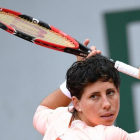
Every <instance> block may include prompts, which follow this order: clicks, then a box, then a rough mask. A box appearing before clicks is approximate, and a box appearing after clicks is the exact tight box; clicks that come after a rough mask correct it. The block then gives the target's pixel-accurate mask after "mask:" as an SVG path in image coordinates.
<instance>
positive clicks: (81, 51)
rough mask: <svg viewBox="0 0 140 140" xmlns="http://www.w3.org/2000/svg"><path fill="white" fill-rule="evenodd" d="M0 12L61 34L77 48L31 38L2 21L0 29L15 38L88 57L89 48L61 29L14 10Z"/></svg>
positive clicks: (0, 10) (1, 10)
mask: <svg viewBox="0 0 140 140" xmlns="http://www.w3.org/2000/svg"><path fill="white" fill-rule="evenodd" d="M0 12H6V13H10V14H13V15H15V16H18V17H20V18H22V19H24V20H28V21H30V22H32V23H34V24H38V25H39V26H41V27H43V28H46V29H49V30H52V31H54V32H56V33H58V34H61V35H62V36H64V37H65V38H67V39H68V40H70V41H71V42H73V44H74V45H75V47H74V48H72V47H66V46H63V45H58V44H55V43H51V42H48V41H45V40H43V39H40V38H36V37H34V36H31V35H28V34H26V33H24V32H21V31H20V30H17V29H15V28H13V27H11V26H9V25H7V24H5V23H3V22H1V21H0V28H2V29H3V30H5V31H7V32H9V33H11V34H13V35H15V36H18V37H20V38H22V39H24V40H27V41H30V42H32V43H34V44H37V45H40V46H43V47H46V48H49V49H53V50H57V51H61V52H66V53H70V54H74V55H78V56H82V57H86V56H87V55H88V54H89V52H90V49H89V48H87V47H86V46H84V45H83V44H81V43H79V42H78V41H76V40H75V39H74V38H72V37H71V36H69V35H67V34H66V33H64V32H62V31H61V30H59V29H57V28H55V27H54V26H51V25H49V24H47V23H45V22H43V21H41V20H38V19H36V18H34V17H31V16H28V15H25V14H22V13H19V12H16V11H13V10H9V9H5V8H0Z"/></svg>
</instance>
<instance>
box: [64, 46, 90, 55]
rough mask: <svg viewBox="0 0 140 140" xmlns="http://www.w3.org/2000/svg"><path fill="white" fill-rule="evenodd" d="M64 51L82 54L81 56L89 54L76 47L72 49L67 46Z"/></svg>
mask: <svg viewBox="0 0 140 140" xmlns="http://www.w3.org/2000/svg"><path fill="white" fill-rule="evenodd" d="M64 52H66V53H70V54H74V55H77V56H81V57H87V55H88V54H89V53H88V52H84V51H81V50H74V49H71V48H65V49H64Z"/></svg>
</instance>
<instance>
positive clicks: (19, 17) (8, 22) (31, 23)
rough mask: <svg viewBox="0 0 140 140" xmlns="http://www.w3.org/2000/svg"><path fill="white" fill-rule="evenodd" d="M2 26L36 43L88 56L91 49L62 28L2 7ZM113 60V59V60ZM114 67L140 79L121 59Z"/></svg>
mask: <svg viewBox="0 0 140 140" xmlns="http://www.w3.org/2000/svg"><path fill="white" fill-rule="evenodd" d="M0 28H2V29H4V30H5V31H7V32H9V33H11V34H13V35H15V36H18V37H20V38H22V39H25V40H27V41H30V42H32V43H34V44H37V45H40V46H43V47H46V48H49V49H53V50H57V51H61V52H66V53H70V54H74V55H77V56H81V57H86V56H87V55H88V54H89V53H90V52H91V50H90V49H89V48H88V47H86V46H84V45H83V44H81V43H80V42H78V41H77V40H75V39H74V38H72V37H71V36H69V35H67V34H66V33H64V32H62V31H61V30H59V29H57V28H55V27H53V26H51V25H49V24H47V23H45V22H43V21H41V20H38V19H36V18H34V17H31V16H28V15H25V14H22V13H19V12H16V11H13V10H9V9H5V8H0ZM111 61H112V60H111ZM112 62H113V63H114V67H115V68H116V69H117V70H118V71H120V72H123V73H125V74H128V75H130V76H133V77H135V78H138V79H140V76H139V70H138V69H137V68H134V67H132V66H129V65H127V64H125V63H122V62H120V61H112Z"/></svg>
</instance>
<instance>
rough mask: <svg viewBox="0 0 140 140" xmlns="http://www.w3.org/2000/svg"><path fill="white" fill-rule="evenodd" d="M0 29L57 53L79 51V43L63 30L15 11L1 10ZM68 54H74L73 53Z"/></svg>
mask: <svg viewBox="0 0 140 140" xmlns="http://www.w3.org/2000/svg"><path fill="white" fill-rule="evenodd" d="M0 28H2V29H4V30H5V31H7V32H9V33H11V34H13V35H16V36H18V37H20V38H22V39H25V40H27V41H30V42H32V43H35V44H37V45H41V46H43V47H47V48H50V49H54V50H57V51H62V52H66V50H67V49H68V48H70V50H71V49H74V50H78V49H79V43H78V42H77V41H76V40H75V39H73V38H72V37H71V36H69V35H67V34H66V33H64V32H62V31H61V30H59V29H57V28H55V27H53V26H51V25H49V24H47V23H45V22H42V21H41V20H38V19H36V18H33V17H30V16H28V15H25V14H22V13H19V12H16V11H13V10H9V9H5V8H0ZM65 49H66V50H65ZM68 53H73V54H74V52H71V51H70V52H68ZM83 53H84V52H83ZM76 54H77V53H76Z"/></svg>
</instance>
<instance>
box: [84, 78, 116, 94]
mask: <svg viewBox="0 0 140 140" xmlns="http://www.w3.org/2000/svg"><path fill="white" fill-rule="evenodd" d="M107 89H116V87H115V85H114V83H113V82H112V80H109V81H107V82H103V81H101V80H98V81H96V82H94V83H91V84H89V85H87V86H86V87H85V89H84V93H86V92H88V93H91V92H101V91H105V90H107Z"/></svg>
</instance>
